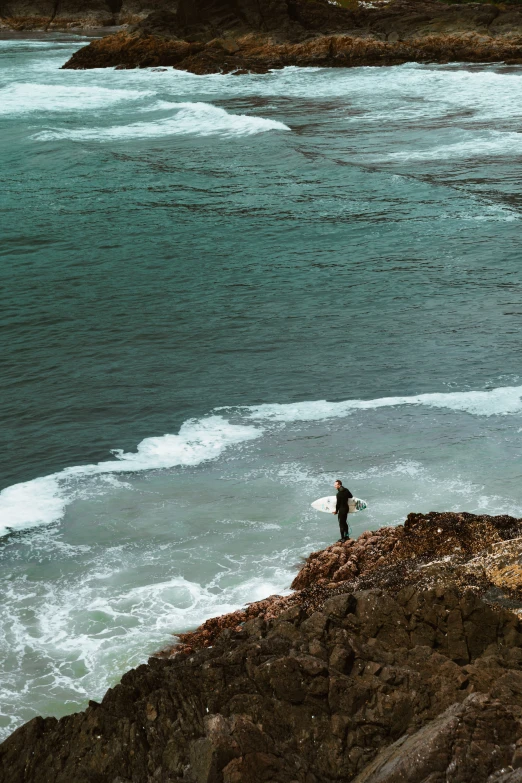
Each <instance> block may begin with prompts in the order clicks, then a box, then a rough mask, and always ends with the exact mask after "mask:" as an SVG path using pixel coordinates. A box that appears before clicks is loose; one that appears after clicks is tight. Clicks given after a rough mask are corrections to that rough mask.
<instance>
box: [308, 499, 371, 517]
mask: <svg viewBox="0 0 522 783" xmlns="http://www.w3.org/2000/svg"><path fill="white" fill-rule="evenodd" d="M336 503H337V498H336V496H335V495H327V496H326V497H325V498H319V500H314V502H313V503H312V508H315V509H316V510H317V511H324V512H325V513H326V514H332V513H333V512H334V511H335V506H336ZM365 508H367V506H366V503H365V501H364V500H361V499H360V498H350V500H349V501H348V510H349V512H350V514H355V512H356V511H363V510H364V509H365Z"/></svg>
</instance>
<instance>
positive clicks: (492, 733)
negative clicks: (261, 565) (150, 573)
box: [0, 514, 522, 783]
mask: <svg viewBox="0 0 522 783" xmlns="http://www.w3.org/2000/svg"><path fill="white" fill-rule="evenodd" d="M521 535H522V520H517V519H513V518H511V517H488V516H479V517H477V516H473V515H470V514H428V515H418V514H416V515H410V516H409V517H408V520H407V522H406V524H405V525H404V526H401V527H398V528H383V529H381V530H379V531H376V532H374V533H365V534H363V535H362V536H361V537H360V538H359V539H358V540H357V541H349V542H347V543H345V544H343V545H334V546H332V547H329V548H328V549H326V550H323V551H321V552H316V553H313V554H312V555H311V556H310V557H309V558H308V559H307V561H306V563H305V565H304V567H303V568H302V569H301V571H300V572H299V574H298V575H297V577H296V580H295V582H294V584H296V585H297V586H298V587H299V588H300V589H299V590H298V591H296V592H294V593H293V594H291V595H289V596H285V597H279V596H272V597H271V598H268V599H266V600H265V601H262V602H258V603H256V604H252V605H250V606H248V607H246V609H245V610H242V611H240V612H235V613H232V614H230V615H225V616H224V617H222V618H216V619H214V620H211V621H209V622H208V623H205V624H204V625H203V626H202V627H201V628H199V629H197V630H196V631H195V632H193V633H192V634H185V635H184V636H183V639H182V644H180V645H178V646H175V647H173V648H171V649H170V650H166V651H164V652H163V654H162V655H160V656H158V657H154V658H152V659H150V661H149V663H148V664H147V665H143V666H140V667H138V668H137V669H135V670H133V671H130V672H128V673H127V674H126V675H125V676H124V677H123V678H122V681H121V683H120V684H119V685H117V686H116V687H115V688H113V689H111V690H109V691H108V693H107V694H106V695H105V697H104V699H103V701H102V702H101V704H97V703H94V702H91V703H90V705H89V707H88V709H87V710H85V711H84V712H82V713H78V714H77V715H71V716H68V717H66V718H62V719H61V720H56V719H54V718H46V719H43V718H35V719H34V720H32V721H30V722H29V723H28V724H26V725H25V726H23V727H21V728H20V729H18V731H16V732H15V733H14V734H13V735H12V736H11V737H10V738H8V740H6V742H4V744H3V745H1V746H0V781H2V783H21V782H22V781H24V782H26V783H33V782H34V783H71V781H74V783H87V781H88V782H89V783H156V782H159V783H262V781H263V782H268V781H272V782H273V783H323V782H324V783H332V782H333V781H343V782H344V781H352V783H468V781H469V783H520V781H521V780H522V623H521V622H520V618H519V611H520V608H519V607H522V601H521V600H520V598H519V590H520V587H521V582H520V580H519V578H518V574H519V573H520V571H519V568H520V563H521V562H522V560H521V558H522V539H521V538H520V536H521Z"/></svg>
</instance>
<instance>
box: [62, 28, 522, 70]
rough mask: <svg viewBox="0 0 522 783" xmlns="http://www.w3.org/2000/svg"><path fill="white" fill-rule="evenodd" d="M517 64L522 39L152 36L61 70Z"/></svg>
mask: <svg viewBox="0 0 522 783" xmlns="http://www.w3.org/2000/svg"><path fill="white" fill-rule="evenodd" d="M450 61H458V62H499V61H504V62H508V63H511V64H515V63H522V36H520V38H516V39H512V40H503V39H489V38H488V39H485V38H483V37H482V38H481V37H480V36H478V35H474V34H471V35H466V36H462V35H460V36H456V35H453V36H448V35H442V36H441V35H430V36H426V37H424V38H422V39H413V40H408V41H395V42H387V41H380V40H376V39H374V38H354V37H351V36H321V37H318V38H315V39H313V40H312V41H305V42H302V43H297V44H274V43H272V42H267V41H263V40H259V39H258V38H256V37H251V36H247V37H245V38H240V39H238V40H235V39H215V40H213V41H210V42H209V43H207V44H203V43H200V42H193V43H188V42H186V41H181V40H172V39H165V38H163V37H160V36H156V35H136V34H128V33H120V34H118V35H115V36H109V37H106V38H102V39H101V40H99V41H94V42H93V43H91V44H90V45H89V46H87V47H85V48H84V49H80V50H79V51H78V52H76V53H75V54H74V55H73V56H72V58H71V59H70V60H69V61H68V62H67V63H66V64H65V65H64V66H63V67H64V68H71V69H77V70H81V69H86V68H105V67H109V66H113V67H116V68H136V67H140V68H145V67H152V66H153V67H159V66H172V67H174V68H177V69H179V70H184V71H189V72H190V73H195V74H199V75H204V74H210V73H233V74H236V75H241V74H244V73H267V72H268V71H270V70H271V69H277V68H284V67H285V66H287V65H294V66H295V65H297V66H302V67H327V68H349V67H353V66H360V65H399V64H401V63H406V62H420V63H433V62H436V63H443V62H450Z"/></svg>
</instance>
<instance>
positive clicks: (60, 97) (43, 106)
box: [0, 82, 154, 115]
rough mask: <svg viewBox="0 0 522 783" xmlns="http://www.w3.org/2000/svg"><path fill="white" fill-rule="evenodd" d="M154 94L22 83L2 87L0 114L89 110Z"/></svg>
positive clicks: (0, 91)
mask: <svg viewBox="0 0 522 783" xmlns="http://www.w3.org/2000/svg"><path fill="white" fill-rule="evenodd" d="M150 95H154V93H153V92H151V91H150V90H125V89H107V88H106V87H79V86H77V85H71V86H68V85H60V84H37V83H33V82H20V83H17V84H9V85H7V86H6V87H4V88H2V89H1V90H0V114H2V115H20V114H30V113H33V112H70V111H82V112H84V111H85V112H89V111H92V110H94V109H103V108H105V107H108V106H112V105H114V104H116V103H121V102H123V101H136V100H141V99H143V98H145V97H147V96H150Z"/></svg>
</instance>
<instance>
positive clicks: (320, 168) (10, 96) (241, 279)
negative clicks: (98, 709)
mask: <svg viewBox="0 0 522 783" xmlns="http://www.w3.org/2000/svg"><path fill="white" fill-rule="evenodd" d="M84 42H85V41H82V40H81V39H79V38H75V37H73V36H64V35H54V36H48V37H45V38H41V37H40V38H39V37H38V36H32V37H28V38H27V39H24V38H22V37H18V38H16V39H11V40H7V39H4V40H1V41H0V65H1V67H0V179H1V186H2V187H1V190H0V227H1V242H0V258H1V263H0V274H1V276H2V279H1V286H2V288H1V294H0V297H1V309H0V323H1V326H2V351H1V360H2V374H1V378H2V392H1V396H0V417H1V419H2V427H1V430H0V431H1V434H2V436H3V443H2V448H1V449H0V480H1V486H0V489H2V492H1V494H0V534H1V538H0V558H1V566H0V586H1V590H2V596H3V600H2V601H1V603H0V736H1V737H4V736H6V735H7V734H9V732H11V731H12V730H13V729H14V728H16V727H17V726H18V725H20V724H21V723H22V722H24V721H26V720H28V719H29V718H31V717H33V716H34V715H37V714H43V715H56V716H60V715H64V714H66V713H69V712H73V711H75V710H78V709H81V708H82V707H83V706H85V704H86V702H87V700H88V699H89V698H99V697H100V696H101V695H102V694H103V693H104V691H105V690H106V688H107V687H109V686H110V685H113V684H114V683H115V682H117V680H118V679H119V677H120V676H121V674H122V673H123V672H124V671H125V670H126V669H128V668H129V667H131V666H134V665H137V664H139V663H141V662H143V661H144V660H146V659H147V656H148V655H150V654H151V653H153V652H154V651H155V650H158V649H160V648H161V647H163V646H164V645H166V644H167V643H169V642H170V641H172V639H173V634H175V633H176V632H179V631H182V630H184V629H187V628H191V627H194V626H195V625H197V624H198V623H200V622H201V621H203V620H204V619H206V618H207V617H210V616H212V615H217V614H220V613H222V612H225V611H228V610H232V609H235V608H237V607H239V606H241V605H243V604H245V603H246V602H248V601H253V600H256V599H259V598H263V597H266V596H267V595H269V594H271V593H276V592H277V593H283V592H285V591H287V590H288V589H289V585H290V582H291V580H292V577H293V575H294V573H295V568H296V565H297V564H298V563H299V562H300V560H301V558H302V557H304V556H306V554H307V553H308V552H310V551H311V550H313V549H317V548H319V547H323V546H325V545H327V544H329V543H330V542H332V541H333V540H335V539H336V538H337V530H336V520H335V518H334V517H331V516H326V515H325V514H320V513H318V512H315V511H313V510H312V509H311V508H310V503H311V501H312V500H314V499H315V498H317V497H320V496H322V495H325V494H330V493H331V492H332V483H333V481H334V479H336V478H338V477H339V478H341V479H344V481H345V484H346V485H347V486H348V487H349V488H350V489H351V490H352V491H353V492H354V493H355V494H356V495H358V496H360V497H362V498H364V499H365V500H366V501H367V503H368V510H367V511H365V512H362V513H360V514H357V516H354V517H353V519H352V531H353V534H354V535H357V534H359V533H360V532H362V531H363V530H365V529H369V528H376V527H379V526H382V525H395V524H398V523H400V522H402V521H403V520H404V518H405V516H406V515H407V514H408V513H409V512H410V511H422V512H426V511H430V510H466V511H472V512H487V513H510V514H513V515H516V516H521V515H522V511H521V504H522V482H521V481H520V478H521V467H522V460H521V440H520V434H521V432H522V370H521V364H520V360H521V355H522V352H521V340H520V325H521V319H522V303H521V285H522V282H521V272H520V264H521V244H520V236H521V234H520V230H521V223H520V218H521V208H522V194H521V186H520V182H521V179H522V177H521V175H522V133H521V123H522V104H521V102H520V92H521V88H522V69H520V68H517V67H507V66H503V65H498V66H491V65H488V66H480V65H476V66H471V67H469V66H460V65H458V64H457V65H449V66H419V65H416V64H410V65H405V66H400V67H395V68H388V69H385V68H382V69H379V68H357V69H351V70H341V69H339V70H333V71H331V70H326V69H324V70H321V69H302V70H298V69H294V68H287V69H285V70H283V71H279V72H274V73H270V74H267V75H263V76H242V77H234V76H220V75H214V76H207V77H196V76H193V75H190V74H185V73H180V72H176V71H173V70H163V69H156V70H139V71H108V70H95V71H87V72H71V71H62V70H60V65H61V64H62V63H63V62H65V60H66V59H68V57H69V56H70V55H71V54H72V52H73V51H75V49H76V48H78V47H79V46H80V45H81V44H82V43H84Z"/></svg>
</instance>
